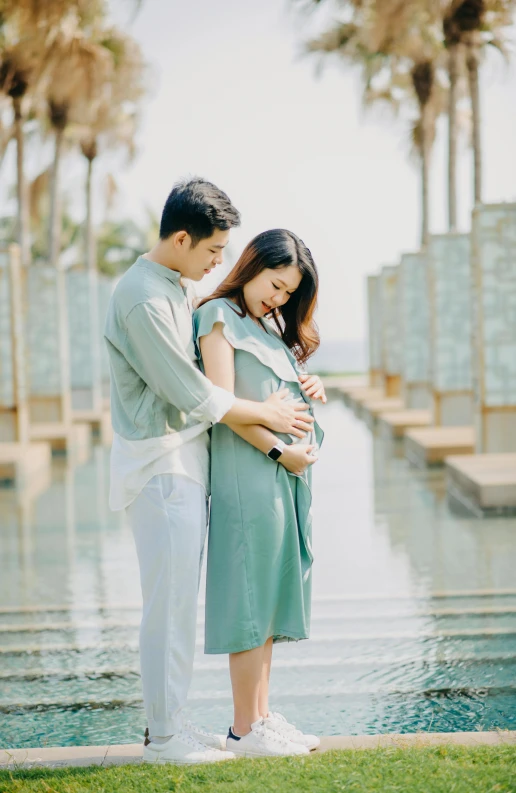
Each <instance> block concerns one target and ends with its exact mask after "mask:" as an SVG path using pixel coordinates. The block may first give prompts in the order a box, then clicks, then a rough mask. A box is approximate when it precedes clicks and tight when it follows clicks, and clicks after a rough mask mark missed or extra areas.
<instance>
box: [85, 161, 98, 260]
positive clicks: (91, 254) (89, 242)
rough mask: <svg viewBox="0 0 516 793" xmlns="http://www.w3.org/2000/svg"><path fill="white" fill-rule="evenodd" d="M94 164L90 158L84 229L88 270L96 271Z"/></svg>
mask: <svg viewBox="0 0 516 793" xmlns="http://www.w3.org/2000/svg"><path fill="white" fill-rule="evenodd" d="M93 162H94V160H93V158H88V172H87V176H86V224H85V228H84V258H85V262H86V267H87V268H88V270H94V269H95V268H96V256H95V240H94V236H93V212H92V178H93Z"/></svg>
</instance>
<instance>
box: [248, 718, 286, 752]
mask: <svg viewBox="0 0 516 793" xmlns="http://www.w3.org/2000/svg"><path fill="white" fill-rule="evenodd" d="M253 732H255V733H256V734H257V735H260V736H261V735H263V737H264V738H267V740H269V741H273V742H274V743H277V744H280V745H281V746H286V745H287V744H288V743H290V741H289V740H288V738H286V737H285V736H284V735H281V733H279V732H276V730H273V729H271V728H270V727H269V726H268V724H267V723H266V722H265V721H262V723H261V724H259V725H258V726H257V727H255V728H254V730H253Z"/></svg>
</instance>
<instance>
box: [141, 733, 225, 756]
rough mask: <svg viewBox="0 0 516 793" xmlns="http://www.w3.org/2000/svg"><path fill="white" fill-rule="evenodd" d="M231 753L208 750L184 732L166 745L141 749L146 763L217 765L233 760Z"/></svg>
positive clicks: (160, 744)
mask: <svg viewBox="0 0 516 793" xmlns="http://www.w3.org/2000/svg"><path fill="white" fill-rule="evenodd" d="M234 757H235V755H234V754H233V753H232V752H226V751H224V752H223V751H221V750H220V749H208V748H207V747H206V746H205V745H204V744H203V743H201V742H200V741H198V740H197V739H196V738H194V736H193V735H191V734H190V733H189V732H187V731H186V730H183V731H182V732H179V733H177V735H172V737H171V738H169V740H168V741H166V743H152V741H151V742H150V743H149V744H147V746H144V747H143V760H144V762H146V763H175V764H177V765H184V764H188V763H219V762H221V761H222V760H233V759H234Z"/></svg>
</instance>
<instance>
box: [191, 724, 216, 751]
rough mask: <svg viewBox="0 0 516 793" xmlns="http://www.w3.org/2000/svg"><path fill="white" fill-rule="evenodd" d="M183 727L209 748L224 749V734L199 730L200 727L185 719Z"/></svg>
mask: <svg viewBox="0 0 516 793" xmlns="http://www.w3.org/2000/svg"><path fill="white" fill-rule="evenodd" d="M183 728H184V729H185V730H186V731H187V732H188V733H190V735H193V737H194V738H195V739H196V740H197V741H199V743H203V744H204V745H205V746H207V747H208V748H209V749H222V751H224V750H225V748H226V736H225V735H216V734H215V733H214V732H206V730H201V728H200V727H196V726H195V724H192V722H191V721H185V723H184V725H183Z"/></svg>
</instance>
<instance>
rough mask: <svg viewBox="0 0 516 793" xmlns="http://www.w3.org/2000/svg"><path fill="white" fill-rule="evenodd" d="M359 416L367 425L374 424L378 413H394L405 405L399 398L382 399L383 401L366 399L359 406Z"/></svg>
mask: <svg viewBox="0 0 516 793" xmlns="http://www.w3.org/2000/svg"><path fill="white" fill-rule="evenodd" d="M360 407H361V410H360V412H361V415H362V418H364V419H365V420H366V421H367V423H368V424H371V423H374V422H375V421H376V419H377V418H378V416H379V415H380V413H385V412H386V411H389V412H392V413H394V412H395V411H397V410H403V409H404V408H405V403H404V402H403V400H402V399H400V398H399V397H383V399H368V400H367V401H366V402H362V404H361V406H360Z"/></svg>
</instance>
